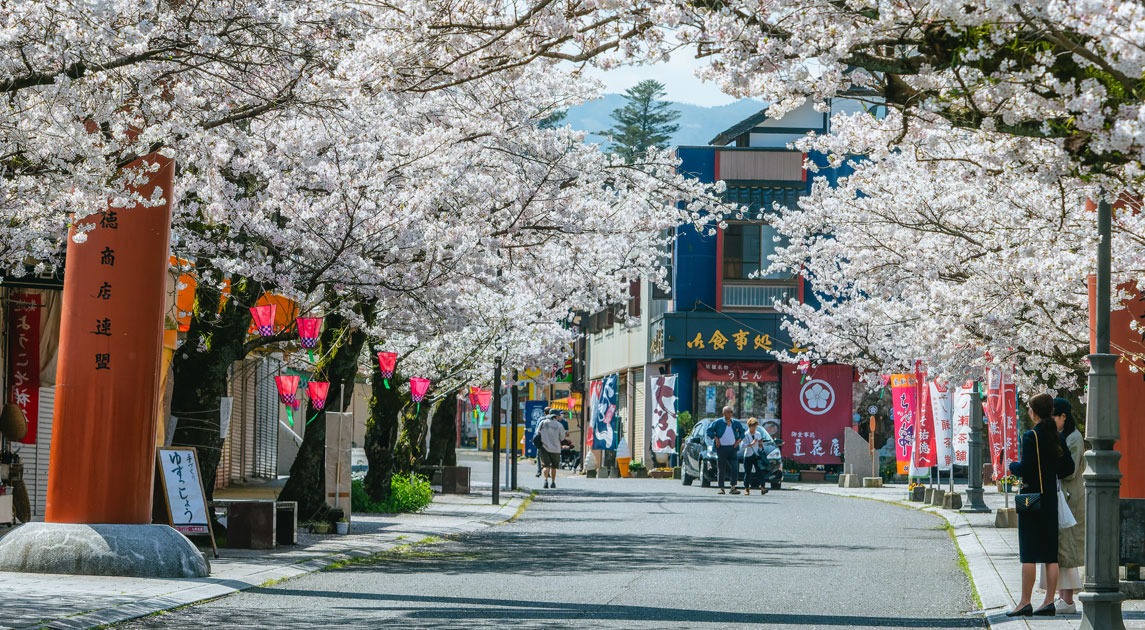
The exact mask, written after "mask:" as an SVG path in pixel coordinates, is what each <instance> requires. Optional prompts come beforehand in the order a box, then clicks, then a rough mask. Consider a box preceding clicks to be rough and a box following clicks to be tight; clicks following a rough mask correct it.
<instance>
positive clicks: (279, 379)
mask: <svg viewBox="0 0 1145 630" xmlns="http://www.w3.org/2000/svg"><path fill="white" fill-rule="evenodd" d="M274 384H275V385H277V386H278V399H279V400H281V401H282V404H284V405H286V419H287V420H289V421H290V426H294V411H293V409H292V408H293V407H294V406H295V405H297V404H298V394H297V392H298V377H297V376H295V375H292V374H283V375H279V376H276V377H274Z"/></svg>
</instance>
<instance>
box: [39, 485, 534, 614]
mask: <svg viewBox="0 0 1145 630" xmlns="http://www.w3.org/2000/svg"><path fill="white" fill-rule="evenodd" d="M502 496H503V497H507V498H508V499H509V500H508V501H506V502H505V503H503V504H502V505H501V506H499V507H498V508H497V510H496V511H493V510H492V509H490V508H492V506H491V505H490V506H486V505H482V506H477V505H474V506H472V507H473V508H478V509H472V510H471V512H472V516H471V517H470V518H468V519H466V520H465V521H463V522H462V523H461V524H458V525H453V526H446V527H440V528H438V529H436V530H434V529H432V528H427V529H423V530H421V531H416V532H401V531H397V530H394V531H388V532H385V533H381V534H362V535H354V534H349V535H344V536H340V537H339V538H338V539H337V540H336V541H332V540H324V541H322V543H319V545H322V546H334V547H336V549H333V550H331V551H330V553H326V554H325V555H321V556H319V557H316V558H311V559H307V560H303V561H298V562H290V563H289V564H283V563H282V561H281V560H277V559H272V560H271V561H270V562H268V563H267V564H266V568H265V569H262V570H255V571H253V572H250V573H247V574H244V575H242V576H239V577H230V578H211V577H208V578H199V579H188V580H183V581H181V582H182V583H186V584H187V585H188V586H187V587H186V588H182V589H177V590H175V591H173V592H170V593H166V594H164V595H160V596H154V597H147V598H144V599H139V600H136V601H133V602H130V603H126V604H120V605H116V606H111V607H108V608H104V609H101V610H94V611H91V612H86V613H81V614H78V615H74V616H71V617H67V618H63V619H54V620H50V621H49V620H47V619H44V620H41V621H40V622H39V623H36V624H33V625H30V626H24V627H26V628H53V629H60V630H64V629H67V630H79V629H83V628H96V627H99V626H104V625H108V624H113V623H120V622H123V621H128V620H131V619H137V618H139V617H144V616H147V615H152V614H155V613H158V612H162V611H165V610H172V609H174V608H180V607H183V606H188V605H192V604H197V603H201V602H205V601H208V600H211V599H217V598H219V597H224V596H227V595H231V594H233V593H237V592H239V591H244V590H247V589H250V588H254V587H257V586H260V585H263V584H266V583H267V582H270V581H280V580H286V579H290V578H294V577H298V576H301V575H306V574H308V573H314V572H317V571H321V570H323V569H325V568H327V567H329V566H331V565H333V564H335V563H338V562H342V561H345V560H353V559H357V558H365V557H369V556H372V555H374V554H377V553H381V552H384V551H388V550H390V549H393V548H395V547H399V546H401V545H406V544H410V543H416V542H418V541H421V540H425V539H426V538H429V537H449V536H456V535H460V534H467V533H471V532H474V531H478V530H480V529H484V528H487V527H492V526H494V525H500V524H502V523H505V522H508V521H509V520H510V519H512V518H513V517H514V516H515V515H516V514H517V511H518V510H519V509H520V507H521V506H522V505H523V504H524V503H525V501H526V500H527V499H528V498H529V497H530V495H529V494H528V493H520V492H502ZM461 507H462V506H457V505H455V506H454V509H458V508H461ZM399 529H400V528H399ZM351 545H352V548H351V547H350V546H351ZM316 546H317V545H316ZM316 552H317V553H322V552H323V551H322V550H321V549H319V550H316ZM250 560H253V561H255V562H257V560H258V558H251V559H250ZM94 579H97V580H98V579H99V578H98V577H96V578H94Z"/></svg>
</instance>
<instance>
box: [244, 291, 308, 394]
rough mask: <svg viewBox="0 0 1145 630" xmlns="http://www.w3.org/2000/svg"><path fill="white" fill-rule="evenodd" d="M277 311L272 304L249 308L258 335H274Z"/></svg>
mask: <svg viewBox="0 0 1145 630" xmlns="http://www.w3.org/2000/svg"><path fill="white" fill-rule="evenodd" d="M277 310H278V307H277V306H275V305H274V304H263V305H262V306H252V307H251V309H250V316H251V319H253V320H254V329H255V331H257V332H258V334H259V335H262V336H263V337H269V336H271V335H273V334H274V315H275V312H276V311H277ZM295 385H297V383H295Z"/></svg>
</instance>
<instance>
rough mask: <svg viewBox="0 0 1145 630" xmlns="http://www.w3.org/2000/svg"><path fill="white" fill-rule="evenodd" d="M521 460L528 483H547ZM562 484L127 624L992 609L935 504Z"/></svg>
mask: <svg viewBox="0 0 1145 630" xmlns="http://www.w3.org/2000/svg"><path fill="white" fill-rule="evenodd" d="M474 464H477V463H476V462H474ZM485 465H486V466H487V465H488V464H485ZM522 470H523V473H522V475H521V477H520V482H521V483H522V485H525V486H532V487H537V486H539V483H537V482H539V481H540V480H538V479H536V478H535V477H533V475H532V474H527V473H525V472H524V470H525V469H522ZM481 476H483V475H481ZM475 477H479V475H475ZM558 485H559V487H558V488H557V489H555V490H539V491H538V494H537V496H536V499H535V500H534V501H533V502H532V504H531V505H530V506H529V507H528V509H526V510H525V511H524V512H523V513H522V514H521V516H520V518H518V519H517V520H516V521H514V522H511V523H508V524H505V525H501V526H498V527H494V528H491V529H487V530H484V531H482V532H480V533H477V534H473V535H470V536H467V537H465V538H462V539H457V540H447V541H440V542H431V543H427V544H417V545H411V546H410V547H409V548H407V549H405V550H402V551H401V552H395V553H389V554H386V555H384V556H382V557H379V558H376V559H374V560H373V561H370V562H368V563H359V564H353V565H350V566H345V567H342V568H339V569H334V570H328V571H324V572H320V573H316V574H311V575H307V576H303V577H300V578H296V579H293V580H289V581H286V582H280V583H277V584H272V585H267V586H265V587H262V588H257V589H253V590H249V591H246V592H243V593H239V594H236V595H232V596H229V597H226V598H223V599H219V600H215V601H212V602H208V603H206V604H203V605H199V606H194V607H189V608H183V609H180V610H177V611H173V612H169V613H166V614H162V615H158V616H154V617H150V618H145V619H141V620H137V621H133V622H130V623H127V624H123V625H121V627H124V628H188V629H191V628H195V629H198V628H203V627H212V628H250V627H276V628H314V627H339V628H348V627H355V628H379V627H397V628H500V627H509V626H512V627H523V628H586V627H594V628H596V627H604V628H634V627H646V628H697V627H711V628H747V627H760V626H763V627H781V628H801V629H802V628H806V629H813V628H968V627H983V622H982V621H981V618H980V617H978V616H976V615H972V614H968V611H971V610H972V609H973V608H974V606H973V604H972V602H971V597H970V586H969V581H968V578H967V577H966V575H965V574H964V573H963V572H962V570H961V569H960V568H959V566H958V561H957V554H956V551H955V548H954V544H953V542H952V541H951V539H950V537H949V536H948V534H947V532H946V531H945V529H944V522H943V521H941V520H939V519H938V518H936V517H934V516H932V515H928V514H925V513H922V512H919V511H915V510H909V509H905V508H901V507H897V506H894V505H887V504H884V503H879V502H875V501H864V500H857V499H847V498H839V497H831V496H825V495H819V494H813V493H810V492H800V491H797V490H784V491H778V492H777V491H773V492H771V493H769V494H767V495H766V496H758V495H755V494H753V495H751V496H744V495H738V496H735V495H724V496H720V495H717V494H716V490H715V489H701V488H700V487H699V485H698V484H697V485H695V486H693V487H684V486H682V485H680V482H678V481H671V480H653V479H647V480H644V479H585V478H583V477H562V478H561V479H560V483H559V484H558Z"/></svg>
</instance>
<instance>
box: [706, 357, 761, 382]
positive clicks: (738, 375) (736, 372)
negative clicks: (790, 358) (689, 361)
mask: <svg viewBox="0 0 1145 630" xmlns="http://www.w3.org/2000/svg"><path fill="white" fill-rule="evenodd" d="M696 368H697V369H696V371H697V373H698V374H697V376H696V380H698V381H718V382H727V383H734V382H737V381H739V382H743V383H774V382H775V381H778V380H779V363H777V362H775V361H697V362H696Z"/></svg>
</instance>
